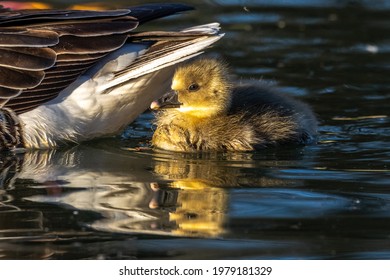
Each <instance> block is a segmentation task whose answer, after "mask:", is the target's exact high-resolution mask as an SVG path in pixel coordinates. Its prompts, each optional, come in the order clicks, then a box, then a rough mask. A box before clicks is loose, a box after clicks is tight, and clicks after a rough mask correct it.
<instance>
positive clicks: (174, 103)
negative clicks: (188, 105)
mask: <svg viewBox="0 0 390 280" xmlns="http://www.w3.org/2000/svg"><path fill="white" fill-rule="evenodd" d="M182 104H183V103H180V102H179V99H178V95H177V92H176V91H174V90H170V91H168V92H167V93H166V94H164V95H163V96H162V97H161V98H160V99H158V100H155V101H153V102H152V104H150V109H152V110H162V109H170V108H179V107H180V105H182Z"/></svg>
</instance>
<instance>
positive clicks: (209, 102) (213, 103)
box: [160, 58, 231, 117]
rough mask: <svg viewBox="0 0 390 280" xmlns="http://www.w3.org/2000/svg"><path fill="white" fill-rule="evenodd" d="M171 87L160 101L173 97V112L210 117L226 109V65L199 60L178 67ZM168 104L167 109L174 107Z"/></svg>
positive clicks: (229, 98) (209, 59) (228, 85)
mask: <svg viewBox="0 0 390 280" xmlns="http://www.w3.org/2000/svg"><path fill="white" fill-rule="evenodd" d="M171 88H172V92H171V93H168V95H165V96H164V97H163V100H165V101H168V100H174V99H175V98H176V105H178V104H180V107H179V108H177V109H176V110H179V111H180V112H181V113H183V114H189V115H191V116H194V117H212V116H214V115H217V114H220V113H223V112H225V111H226V110H227V109H228V107H229V106H230V100H231V91H230V83H229V74H228V70H227V66H226V64H225V63H223V62H222V61H220V60H217V59H212V58H201V59H197V60H194V61H192V62H190V63H187V64H184V65H182V66H180V67H178V68H177V70H176V72H175V74H174V76H173V79H172V86H171ZM177 101H178V102H177ZM163 103H164V101H163ZM170 104H171V106H169V107H174V106H172V104H174V103H170ZM160 105H161V104H160ZM161 107H162V108H163V106H161Z"/></svg>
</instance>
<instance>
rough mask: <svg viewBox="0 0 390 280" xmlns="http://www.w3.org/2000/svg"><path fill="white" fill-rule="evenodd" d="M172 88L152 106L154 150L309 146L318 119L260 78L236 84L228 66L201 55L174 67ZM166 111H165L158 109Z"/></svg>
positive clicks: (233, 149)
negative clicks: (154, 126)
mask: <svg viewBox="0 0 390 280" xmlns="http://www.w3.org/2000/svg"><path fill="white" fill-rule="evenodd" d="M171 88H172V91H170V92H168V93H167V94H165V95H164V96H163V97H162V98H161V99H159V100H157V101H154V102H153V103H152V104H151V109H154V110H158V109H159V111H158V112H157V114H156V121H155V124H156V130H155V132H154V135H153V138H152V145H153V146H154V147H155V148H159V149H164V150H170V151H181V152H194V151H253V150H257V149H261V148H265V147H269V146H276V145H282V144H308V143H311V142H313V141H314V139H315V137H316V130H317V121H316V117H315V116H314V113H313V112H312V110H311V109H310V107H309V106H308V105H306V104H304V103H302V102H300V101H297V100H294V99H293V98H291V97H288V96H285V95H282V94H280V93H278V92H276V91H275V90H274V89H272V88H271V87H270V86H268V85H266V84H264V82H261V81H253V82H250V83H244V84H238V83H236V82H235V81H233V79H232V78H231V77H230V74H229V71H228V67H227V65H226V64H225V63H224V62H222V61H220V60H218V59H213V58H201V59H198V60H195V61H193V62H191V63H187V64H185V65H183V66H180V67H179V68H177V69H176V72H175V74H174V76H173V79H172V86H171ZM160 109H164V110H160Z"/></svg>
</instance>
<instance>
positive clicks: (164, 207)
mask: <svg viewBox="0 0 390 280" xmlns="http://www.w3.org/2000/svg"><path fill="white" fill-rule="evenodd" d="M175 155H176V156H175ZM172 156H174V158H173V159H172V158H168V157H172ZM222 156H223V157H224V158H225V165H221V164H220V163H221V161H220V160H221V158H220V157H221V155H218V154H215V155H212V154H209V155H206V154H205V155H196V154H192V155H191V154H173V155H172V154H164V153H155V152H150V153H149V154H145V153H142V154H139V153H128V152H126V151H122V150H114V149H111V150H107V149H104V150H102V149H98V148H94V147H92V146H78V147H73V148H70V149H69V150H49V151H30V152H27V153H26V154H18V155H13V156H12V155H9V156H8V157H5V158H4V159H3V160H2V162H3V166H4V168H3V169H2V170H3V173H2V182H3V189H2V193H1V203H2V204H1V210H2V212H1V213H2V215H3V217H4V219H2V220H3V222H2V223H1V224H2V229H1V231H2V232H6V231H8V230H7V228H12V227H13V229H14V231H15V232H18V234H20V233H21V232H23V230H22V228H21V227H23V223H21V222H20V221H21V220H28V221H29V222H28V223H29V227H26V230H28V231H30V233H31V230H32V228H35V230H36V231H38V232H39V233H42V231H45V230H47V229H45V228H46V227H47V224H46V223H45V222H44V219H43V214H42V212H39V211H31V208H34V207H35V205H46V206H45V207H48V206H47V205H52V207H60V210H59V211H63V210H71V211H70V213H68V214H67V215H69V214H70V215H71V216H73V218H72V220H78V219H79V217H77V216H78V215H80V211H83V212H86V213H94V214H95V215H94V216H95V218H94V219H92V220H90V221H84V220H78V221H77V223H79V226H80V224H81V225H82V226H83V227H85V226H87V227H91V228H93V229H95V230H99V231H106V232H107V231H109V232H116V233H130V234H155V235H174V236H197V237H221V236H223V235H224V234H225V233H226V232H227V228H226V222H227V218H226V216H227V215H228V209H229V193H228V192H227V191H226V188H228V187H237V186H240V185H244V184H254V183H256V184H257V185H259V184H263V185H264V186H267V187H270V186H272V185H277V184H279V185H282V184H288V183H287V182H286V181H282V180H278V179H272V178H267V177H265V176H260V177H259V176H258V177H256V178H255V177H252V178H248V177H246V176H243V174H242V172H241V171H240V169H239V168H237V167H238V166H240V165H241V166H242V167H245V166H246V167H248V166H251V165H252V163H251V162H252V161H251V154H231V155H229V154H227V155H222ZM152 158H154V159H152ZM228 158H230V160H227V159H228ZM150 163H152V166H149V165H150ZM250 181H252V182H250ZM15 182H17V185H22V186H24V188H23V189H22V188H20V186H19V188H17V189H15ZM14 192H16V193H18V196H20V195H21V194H22V195H21V196H22V200H23V203H21V205H20V206H17V205H18V203H15V201H13V199H12V198H11V196H12V193H14ZM19 192H21V194H20V193H19ZM27 202H30V203H27ZM24 207H27V208H28V207H30V210H29V211H27V212H26V211H25V210H27V209H26V208H24ZM6 209H9V210H6ZM62 209H63V210H62ZM67 212H69V211H67ZM96 214H98V216H96ZM18 215H19V216H18ZM23 215H25V216H24V217H21V216H23ZM26 215H27V216H26ZM15 216H17V217H18V218H16V219H15ZM96 217H98V218H96ZM46 218H47V217H46ZM54 218H55V219H58V217H54ZM10 220H11V221H17V222H16V223H17V224H15V225H12V224H11V225H10V224H9V223H5V222H4V221H10ZM34 223H35V225H34ZM33 225H34V226H33ZM50 230H52V229H50Z"/></svg>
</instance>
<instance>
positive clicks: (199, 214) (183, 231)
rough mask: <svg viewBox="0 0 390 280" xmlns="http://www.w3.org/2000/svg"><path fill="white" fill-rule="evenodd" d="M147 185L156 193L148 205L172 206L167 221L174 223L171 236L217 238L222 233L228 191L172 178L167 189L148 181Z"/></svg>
mask: <svg viewBox="0 0 390 280" xmlns="http://www.w3.org/2000/svg"><path fill="white" fill-rule="evenodd" d="M151 188H153V190H154V191H155V192H156V195H155V197H154V199H153V200H152V201H151V203H150V204H149V205H150V207H151V208H161V209H164V208H166V209H169V208H171V209H172V210H171V211H169V221H170V222H171V223H173V224H174V225H175V228H174V229H173V230H172V234H173V235H177V236H191V237H219V236H221V235H223V234H224V233H225V232H226V230H225V228H224V227H225V222H226V213H227V205H228V194H227V192H226V191H225V190H223V189H220V188H216V187H212V186H210V185H207V184H205V183H203V182H200V181H195V180H189V181H186V180H182V181H181V180H179V181H175V182H172V183H170V184H169V187H168V188H160V186H159V185H158V184H157V183H152V184H151ZM167 198H170V199H167Z"/></svg>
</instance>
